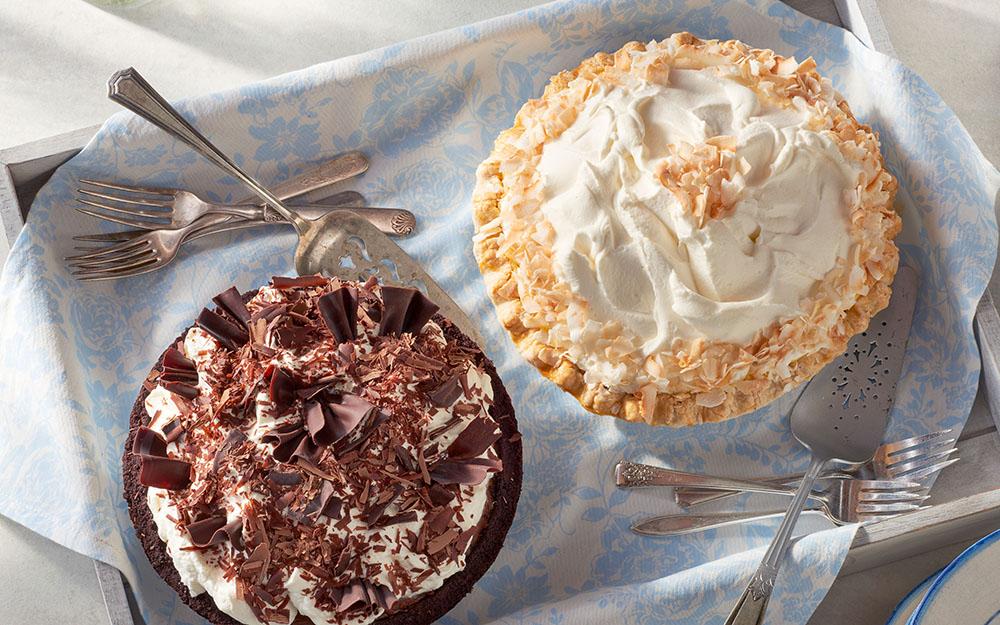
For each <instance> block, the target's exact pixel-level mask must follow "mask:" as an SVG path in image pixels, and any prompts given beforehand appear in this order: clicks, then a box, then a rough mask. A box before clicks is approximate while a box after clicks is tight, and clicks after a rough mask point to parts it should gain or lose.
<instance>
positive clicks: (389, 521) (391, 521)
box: [378, 510, 417, 527]
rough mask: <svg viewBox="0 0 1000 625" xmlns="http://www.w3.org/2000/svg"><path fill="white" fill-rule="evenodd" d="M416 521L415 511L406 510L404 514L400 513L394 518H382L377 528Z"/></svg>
mask: <svg viewBox="0 0 1000 625" xmlns="http://www.w3.org/2000/svg"><path fill="white" fill-rule="evenodd" d="M416 520H417V511H416V510H407V511H406V512H400V513H399V514H397V515H395V516H390V517H386V516H383V517H382V519H381V520H380V521H379V523H378V525H379V527H389V526H390V525H399V524H400V523H413V522H414V521H416Z"/></svg>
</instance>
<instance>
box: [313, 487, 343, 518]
mask: <svg viewBox="0 0 1000 625" xmlns="http://www.w3.org/2000/svg"><path fill="white" fill-rule="evenodd" d="M343 505H344V502H343V501H342V500H341V499H340V498H339V497H336V496H335V495H334V494H333V485H332V484H330V482H327V481H325V480H324V481H323V485H322V486H321V487H320V489H319V493H317V494H316V496H315V497H314V498H313V499H312V500H311V501H310V502H309V503H308V504H307V505H306V508H305V510H304V512H305V514H306V516H308V517H309V518H311V519H316V518H318V517H320V516H326V517H329V518H331V519H334V520H336V519H339V518H340V513H341V512H342V509H343Z"/></svg>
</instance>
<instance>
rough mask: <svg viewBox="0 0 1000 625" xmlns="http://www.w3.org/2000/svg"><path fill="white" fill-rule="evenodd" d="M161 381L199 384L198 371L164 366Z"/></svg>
mask: <svg viewBox="0 0 1000 625" xmlns="http://www.w3.org/2000/svg"><path fill="white" fill-rule="evenodd" d="M160 382H161V383H163V382H182V383H184V384H189V385H191V386H194V385H196V384H198V372H197V371H187V370H185V369H168V368H167V367H164V368H163V373H161V374H160Z"/></svg>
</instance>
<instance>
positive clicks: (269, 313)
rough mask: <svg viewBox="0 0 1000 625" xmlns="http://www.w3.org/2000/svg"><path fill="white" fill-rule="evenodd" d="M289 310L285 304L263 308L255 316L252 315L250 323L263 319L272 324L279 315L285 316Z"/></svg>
mask: <svg viewBox="0 0 1000 625" xmlns="http://www.w3.org/2000/svg"><path fill="white" fill-rule="evenodd" d="M287 308H288V307H287V306H285V305H284V304H270V305H268V306H265V307H263V308H261V309H260V310H258V311H257V312H255V313H254V314H253V315H251V316H250V321H251V322H254V321H257V320H258V319H263V320H264V321H266V322H270V321H271V320H272V319H274V318H275V317H277V316H278V315H283V314H284V313H285V310H286V309H287Z"/></svg>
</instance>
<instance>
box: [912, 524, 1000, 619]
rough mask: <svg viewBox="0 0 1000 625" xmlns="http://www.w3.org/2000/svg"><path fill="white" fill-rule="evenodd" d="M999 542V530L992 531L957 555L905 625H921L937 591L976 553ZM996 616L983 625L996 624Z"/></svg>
mask: <svg viewBox="0 0 1000 625" xmlns="http://www.w3.org/2000/svg"><path fill="white" fill-rule="evenodd" d="M998 540H1000V530H994V531H993V532H991V533H989V534H987V535H986V536H984V537H982V538H980V539H979V540H978V541H976V542H975V543H973V544H972V545H971V546H969V548H968V549H966V550H965V551H963V552H962V553H960V554H958V557H957V558H955V559H954V560H952V561H951V564H949V565H948V566H946V567H944V570H942V571H941V574H940V575H938V576H937V579H935V580H934V583H933V584H931V587H930V589H929V590H928V591H927V594H926V595H924V598H923V599H921V601H920V603H919V604H918V605H917V609H916V610H914V611H913V615H912V616H910V618H909V620H907V621H906V625H922V621H923V619H924V617H925V616H926V615H927V610H928V608H929V607H930V606H931V604H933V603H934V598H935V596H936V595H937V593H938V591H939V590H941V589H942V588H943V587H944V585H945V584H946V583H947V582H948V580H949V579H951V577H952V576H953V575H954V574H955V572H956V571H958V570H959V569H961V568H962V566H964V565H965V564H966V563H967V562H968V561H969V560H971V559H972V558H973V557H974V556H975V555H976V554H977V553H979V552H980V551H982V550H983V549H985V548H986V547H989V546H990V545H992V544H993V543H995V542H997V541H998ZM998 615H1000V611H998V612H997V613H995V614H994V615H993V616H992V617H991V618H989V619H987V621H986V622H985V623H983V625H994V624H995V623H997V622H998ZM968 625H978V624H976V623H969V624H968Z"/></svg>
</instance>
